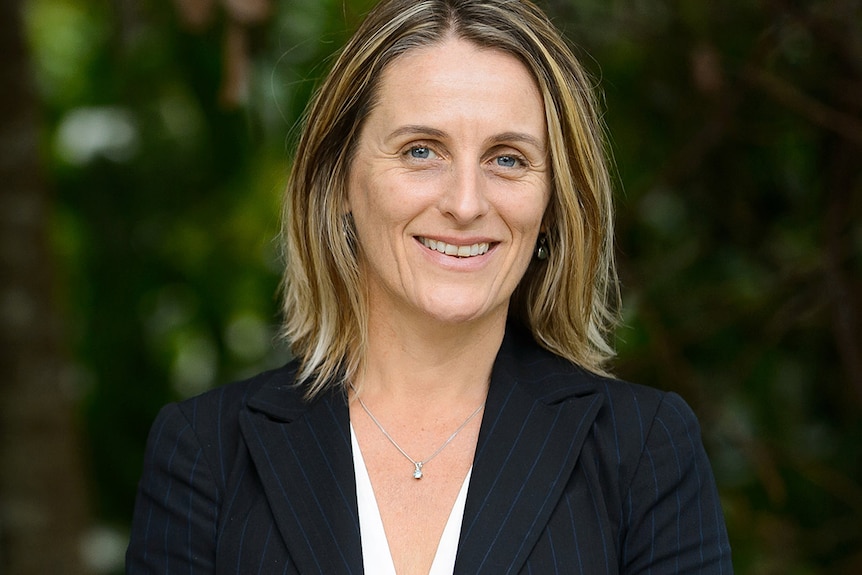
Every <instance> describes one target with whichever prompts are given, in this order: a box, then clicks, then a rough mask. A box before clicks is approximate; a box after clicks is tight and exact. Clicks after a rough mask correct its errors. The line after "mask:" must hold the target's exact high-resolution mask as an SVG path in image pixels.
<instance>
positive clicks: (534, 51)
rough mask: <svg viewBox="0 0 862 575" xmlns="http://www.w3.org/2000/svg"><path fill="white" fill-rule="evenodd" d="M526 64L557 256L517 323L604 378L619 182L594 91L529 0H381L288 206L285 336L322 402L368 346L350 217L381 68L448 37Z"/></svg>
mask: <svg viewBox="0 0 862 575" xmlns="http://www.w3.org/2000/svg"><path fill="white" fill-rule="evenodd" d="M451 36H454V37H457V38H462V39H465V40H468V41H470V42H472V43H474V44H476V45H478V46H480V47H484V48H488V49H492V50H498V51H501V52H504V53H507V54H511V55H512V56H514V57H516V58H518V59H519V60H520V61H521V62H522V63H523V64H524V65H525V66H526V67H527V69H528V70H529V71H530V72H531V73H532V75H533V76H534V78H535V80H536V82H537V84H538V86H539V89H540V91H541V94H542V97H543V100H544V106H545V117H546V122H547V129H548V143H549V155H550V165H551V182H552V192H551V199H550V204H549V207H548V210H547V212H546V215H545V221H544V228H545V230H546V242H547V246H548V249H549V252H550V255H549V257H548V258H547V259H545V260H538V259H534V260H533V261H532V263H531V264H530V266H529V267H528V269H527V271H526V273H525V275H524V277H523V279H522V280H521V282H520V284H519V286H518V288H517V289H516V290H515V293H514V294H513V296H512V299H511V302H510V316H512V317H514V318H516V319H517V320H519V321H520V322H521V323H523V324H524V325H525V326H526V327H527V328H528V329H529V330H530V331H531V332H532V334H533V336H534V338H535V339H536V341H537V342H539V344H540V345H542V346H544V347H545V348H547V349H549V350H551V351H552V352H554V353H556V354H559V355H561V356H563V357H565V358H567V359H569V360H571V361H573V362H575V363H577V364H579V365H580V366H582V367H584V368H585V369H587V370H590V371H593V372H596V373H604V365H605V362H606V361H607V360H608V359H609V358H610V357H611V356H612V355H613V350H612V347H611V346H610V345H609V343H608V340H607V338H608V337H609V336H610V330H611V329H612V327H613V325H614V324H615V321H616V310H617V308H618V299H619V295H618V290H617V283H616V273H615V269H614V261H613V211H612V197H611V196H612V190H611V181H610V180H611V178H610V175H609V170H608V161H607V158H606V155H605V141H604V131H603V126H602V123H601V120H600V117H599V113H598V111H597V102H596V96H595V93H594V88H593V83H592V81H591V79H590V78H589V76H588V74H587V73H586V72H585V70H584V69H583V67H582V66H581V64H580V63H579V62H578V60H577V58H575V56H574V54H573V53H572V50H571V49H570V48H569V46H568V45H567V44H566V42H565V40H564V39H563V38H562V36H561V34H560V33H559V31H558V30H557V29H556V28H555V27H554V25H553V24H552V23H551V22H550V20H549V19H548V18H547V16H546V15H545V14H543V13H542V11H541V10H540V9H539V8H538V7H536V6H535V5H534V4H532V3H531V2H529V1H528V0H384V1H382V2H380V3H379V4H378V5H377V6H376V7H375V8H374V9H372V11H371V12H370V13H369V14H368V15H367V17H366V18H365V20H364V21H363V23H362V24H361V25H360V27H359V29H358V30H357V31H356V33H355V34H354V35H353V36H352V38H351V39H350V40H349V41H348V43H347V44H346V45H345V47H344V48H343V49H342V51H341V52H340V54H339V55H338V57H337V58H336V60H335V62H334V65H333V66H332V69H331V70H330V72H329V74H328V75H327V76H326V78H325V79H324V81H323V83H322V85H321V86H320V87H319V89H318V90H317V92H316V93H315V95H314V97H313V98H312V100H311V102H310V104H309V106H308V108H307V110H306V116H305V118H304V125H303V129H302V132H301V135H300V139H299V142H298V145H297V148H296V153H295V160H294V163H293V166H292V169H291V174H290V179H289V182H288V184H287V189H286V192H285V197H284V204H283V228H282V242H283V250H284V255H285V259H286V262H285V263H286V267H285V272H284V278H283V282H282V290H283V308H284V310H283V311H284V318H285V323H284V329H283V335H284V336H285V337H286V339H287V340H288V341H289V342H290V345H291V347H292V350H293V352H294V354H295V355H296V356H297V357H298V358H300V360H301V367H300V371H299V376H298V377H299V381H301V382H303V385H305V387H306V396H307V397H309V398H310V397H313V396H315V395H317V394H318V393H320V392H321V391H322V390H323V389H325V388H327V387H328V386H331V385H343V384H344V383H346V382H348V381H350V380H351V379H352V377H353V376H354V375H355V373H356V372H357V370H358V369H359V368H360V366H361V364H362V358H363V354H364V351H365V349H366V342H367V339H368V333H367V318H368V311H367V302H366V297H365V294H366V290H365V286H364V284H363V278H362V276H361V275H360V273H359V266H358V262H357V259H356V251H355V241H356V239H355V237H354V235H353V231H352V230H353V227H352V225H351V221H350V216H349V214H347V213H346V211H345V205H346V201H345V200H346V194H347V182H348V173H349V170H350V167H351V160H352V154H353V151H354V150H355V149H356V147H357V140H358V138H359V136H360V133H361V130H362V127H363V124H364V122H365V120H366V118H367V117H368V115H369V113H370V112H371V110H372V108H373V107H374V105H375V98H376V95H377V90H378V88H379V82H380V78H381V76H382V73H383V71H384V69H385V68H386V67H387V66H388V65H389V64H391V63H392V62H393V61H394V60H395V59H396V58H398V57H399V56H400V55H401V54H404V53H405V52H408V51H410V50H412V49H414V48H418V47H425V46H430V45H433V44H435V43H440V42H442V41H443V40H444V39H446V38H447V37H451Z"/></svg>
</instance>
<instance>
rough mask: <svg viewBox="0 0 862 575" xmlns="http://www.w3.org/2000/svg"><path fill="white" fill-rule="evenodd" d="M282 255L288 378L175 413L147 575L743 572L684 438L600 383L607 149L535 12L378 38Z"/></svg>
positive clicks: (483, 7) (388, 19) (325, 103)
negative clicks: (290, 357) (291, 354)
mask: <svg viewBox="0 0 862 575" xmlns="http://www.w3.org/2000/svg"><path fill="white" fill-rule="evenodd" d="M283 237H284V247H285V253H286V256H287V266H286V271H285V279H284V310H285V317H286V326H285V333H286V336H287V338H288V339H289V341H290V342H291V344H292V346H293V349H294V351H295V353H296V356H297V358H298V359H297V360H296V361H295V362H292V363H290V364H288V365H287V366H285V367H284V368H281V369H278V370H275V371H272V372H269V373H265V374H262V375H260V376H258V377H255V378H253V379H251V380H248V381H245V382H241V383H238V384H234V385H230V386H226V387H224V388H221V389H218V390H215V391H213V392H210V393H208V394H205V395H203V396H201V397H198V398H195V399H192V400H189V401H186V402H183V403H180V404H177V405H170V406H167V407H166V408H165V409H164V410H163V411H162V413H161V414H160V415H159V418H158V419H157V421H156V423H155V424H154V426H153V430H152V432H151V436H150V442H149V445H148V455H147V460H146V465H145V472H144V476H143V478H142V479H141V484H140V488H139V495H138V502H137V504H136V509H135V519H134V526H133V532H132V539H131V544H130V547H129V551H128V557H127V560H128V562H127V564H128V572H129V573H153V572H165V573H167V572H171V573H176V572H180V573H186V572H192V571H195V572H198V573H201V572H203V573H211V572H215V573H323V574H326V575H332V574H337V573H362V572H365V573H373V574H375V575H378V574H384V575H388V574H395V573H397V574H399V575H405V574H409V575H412V574H423V575H425V574H428V573H432V574H435V575H436V574H442V573H447V574H451V573H464V574H476V573H487V574H494V575H497V574H500V573H540V574H546V573H559V572H563V573H584V574H590V575H592V574H596V573H646V572H652V573H695V572H697V573H730V572H731V571H732V568H731V565H730V552H729V547H728V543H727V537H726V533H725V528H724V522H723V519H722V515H721V509H720V506H719V502H718V497H717V494H716V490H715V486H714V481H713V478H712V475H711V471H710V467H709V463H708V461H707V459H706V456H705V454H704V451H703V447H702V445H701V442H700V437H699V430H698V426H697V422H696V419H695V417H694V415H693V414H692V413H691V411H690V409H689V408H688V407H687V406H686V404H685V403H684V402H683V401H682V400H681V399H680V398H679V397H678V396H676V395H673V394H663V393H661V392H658V391H655V390H650V389H647V388H643V387H639V386H635V385H630V384H627V383H623V382H620V381H617V380H614V379H612V378H609V377H607V375H606V374H605V371H604V367H603V366H604V363H605V361H606V360H607V359H608V358H609V357H610V355H611V350H610V347H609V345H608V344H607V342H606V339H605V338H606V337H607V333H608V329H609V328H610V326H611V325H610V324H611V323H612V320H613V314H612V312H611V309H613V306H612V305H609V302H608V300H609V299H613V298H614V297H615V292H614V273H613V262H612V242H611V238H612V219H611V190H610V184H609V177H608V170H607V167H606V163H605V160H604V156H603V152H602V137H601V129H600V123H599V120H598V118H597V114H596V109H595V103H594V99H593V94H592V91H591V86H590V82H589V80H588V79H587V78H586V76H585V74H584V72H583V70H582V68H581V67H580V65H579V64H578V62H577V60H576V59H575V58H574V56H573V55H572V53H571V52H570V50H569V49H568V48H567V47H566V44H565V43H564V42H563V41H562V39H561V38H560V36H559V34H558V32H557V31H556V30H555V29H554V28H553V26H552V25H551V24H550V22H549V21H548V20H547V18H546V17H545V16H544V15H543V14H542V13H541V12H540V11H539V10H538V9H537V8H536V7H535V6H533V5H532V4H530V3H529V2H526V1H513V0H419V1H415V0H410V1H408V0H388V1H384V2H381V3H380V4H379V5H378V6H377V7H376V8H375V9H374V10H372V12H371V13H370V14H369V15H368V17H367V18H366V20H365V21H364V23H363V24H362V26H361V27H360V28H359V30H358V31H357V32H356V34H355V35H354V36H353V38H352V39H351V40H350V42H349V43H348V44H347V46H346V47H345V48H344V50H343V51H342V53H341V54H340V56H339V58H338V59H337V61H336V62H335V64H334V67H333V69H332V71H331V72H330V74H329V75H328V77H327V78H326V80H325V82H324V83H323V85H322V86H321V88H320V90H319V92H318V93H317V95H316V97H315V98H314V100H313V102H312V104H311V105H310V108H309V111H308V114H307V118H306V123H305V127H304V130H303V132H302V136H301V139H300V142H299V145H298V149H297V152H296V163H295V165H294V167H293V171H292V174H291V178H290V182H289V184H288V189H287V193H286V197H285V209H284V230H283ZM611 303H613V302H611Z"/></svg>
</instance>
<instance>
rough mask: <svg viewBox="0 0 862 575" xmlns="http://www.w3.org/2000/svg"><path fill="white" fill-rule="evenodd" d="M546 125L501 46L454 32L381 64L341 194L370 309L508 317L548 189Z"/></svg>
mask: <svg viewBox="0 0 862 575" xmlns="http://www.w3.org/2000/svg"><path fill="white" fill-rule="evenodd" d="M546 132H547V130H546V127H545V115H544V107H543V104H542V97H541V94H540V92H539V89H538V86H537V85H536V82H535V81H534V80H533V78H532V76H531V75H530V73H529V71H528V70H527V68H526V67H525V66H524V65H523V64H521V63H520V62H519V61H518V60H517V59H516V58H514V57H512V56H510V55H508V54H504V53H503V52H498V51H493V50H487V49H480V48H478V47H476V46H475V45H473V44H471V43H469V42H467V41H464V40H460V39H455V38H451V39H447V40H445V41H444V42H442V43H440V44H436V45H432V46H429V47H424V48H419V49H415V50H413V51H410V52H407V53H406V54H404V55H403V56H400V57H399V58H398V59H396V60H395V61H394V62H393V63H392V64H390V65H389V67H388V68H387V69H386V71H385V72H384V74H383V76H382V78H381V82H380V86H379V92H378V98H377V101H376V106H375V107H374V109H373V110H372V112H371V114H370V115H369V117H368V118H367V120H366V122H365V125H364V126H363V129H362V132H361V134H360V137H359V141H358V149H357V150H356V153H355V154H354V157H353V162H352V165H351V171H350V177H349V182H348V194H347V195H348V209H349V210H350V211H351V212H352V214H353V219H354V222H355V224H356V234H357V238H358V243H359V261H360V266H361V270H362V273H363V274H364V276H365V279H366V281H367V284H368V286H369V296H370V309H371V313H372V314H383V315H384V317H390V318H391V317H405V316H410V317H414V318H416V319H420V320H423V321H431V320H433V321H437V322H465V321H471V320H477V319H487V318H490V317H494V316H496V319H500V318H505V314H506V310H507V305H508V302H509V298H510V297H511V295H512V292H513V291H514V290H515V287H516V286H517V285H518V282H519V281H520V280H521V277H522V276H523V275H524V272H525V271H526V269H527V265H528V264H529V262H530V259H531V258H532V256H533V253H534V250H535V245H536V238H537V235H538V233H539V230H540V227H541V225H542V217H543V215H544V213H545V209H546V207H547V205H548V200H549V196H550V181H549V175H548V151H547V148H548V144H547V136H546ZM378 317H379V316H378Z"/></svg>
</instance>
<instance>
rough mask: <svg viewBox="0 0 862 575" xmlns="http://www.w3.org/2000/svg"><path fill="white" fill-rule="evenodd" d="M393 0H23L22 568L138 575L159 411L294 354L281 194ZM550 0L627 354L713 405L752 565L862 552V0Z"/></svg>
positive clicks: (6, 525)
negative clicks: (283, 337) (609, 182)
mask: <svg viewBox="0 0 862 575" xmlns="http://www.w3.org/2000/svg"><path fill="white" fill-rule="evenodd" d="M369 4H370V1H369V0H355V1H350V0H281V1H272V2H271V1H270V0H222V1H216V0H175V1H174V2H173V3H167V2H154V1H150V0H6V1H5V2H3V3H2V7H0V86H2V88H0V120H2V121H0V224H2V227H0V341H2V348H0V572H3V573H9V574H10V575H21V574H30V573H40V574H41V573H119V572H121V567H120V566H119V565H120V563H119V562H120V561H121V560H122V552H123V550H124V547H125V541H126V537H127V534H128V523H129V519H130V515H131V510H132V505H133V499H134V493H135V486H136V482H137V478H138V476H139V474H140V471H141V463H142V457H143V447H144V441H145V438H146V434H147V431H148V429H149V426H150V423H151V422H152V419H153V417H154V415H155V413H156V411H157V410H158V408H159V407H160V406H161V405H162V404H164V403H165V402H167V401H170V400H174V399H179V398H182V397H186V396H189V395H191V394H196V393H198V392H200V391H203V390H205V389H208V388H210V387H213V386H216V385H219V384H222V383H225V382H228V381H231V380H234V379H236V378H239V377H243V376H245V375H248V374H251V373H253V372H255V371H258V370H260V369H263V368H265V367H269V366H273V365H276V364H279V363H280V362H282V361H284V359H285V358H286V357H287V353H286V350H285V349H284V347H283V346H281V345H280V344H278V342H277V338H276V337H275V334H276V330H277V327H278V322H279V317H278V311H277V308H278V302H277V299H276V291H277V283H278V275H279V268H280V262H279V256H278V249H277V244H276V241H275V237H276V234H277V230H278V225H279V224H278V201H279V195H280V193H281V189H282V187H283V185H284V182H285V178H286V173H287V170H288V167H289V165H290V161H291V157H290V153H291V149H292V142H293V139H294V138H295V136H296V132H297V128H296V123H297V121H298V118H299V116H300V113H301V110H302V108H303V105H304V102H305V101H306V99H307V97H308V94H309V93H310V91H311V90H312V89H313V87H314V85H315V82H316V81H317V80H318V79H319V78H320V77H321V76H322V75H323V74H324V72H325V69H326V66H327V64H326V62H327V57H328V55H329V54H331V52H332V51H334V50H335V49H336V48H338V47H339V46H340V45H341V43H342V42H343V40H344V39H345V38H346V37H347V35H348V34H349V32H350V31H351V30H352V29H353V27H354V26H355V24H356V22H357V21H358V19H359V17H360V15H361V14H362V13H363V11H364V10H366V9H367V7H368V5H369ZM543 6H545V7H546V8H547V10H548V12H549V13H550V14H552V16H553V17H554V19H555V21H556V22H557V23H558V25H559V26H560V27H561V28H562V29H564V30H565V32H566V34H567V36H568V37H569V38H570V39H571V40H572V41H573V42H574V43H575V44H576V45H577V46H578V47H579V50H580V54H581V56H582V58H583V61H584V63H585V65H586V66H587V67H588V68H589V69H590V70H591V71H592V73H593V74H594V76H595V78H596V82H597V84H598V85H599V86H600V87H601V90H602V91H603V94H604V99H603V102H604V108H605V121H606V123H607V125H608V128H609V134H610V136H609V142H608V144H609V148H610V149H611V150H612V154H613V156H614V160H615V163H616V171H617V174H618V177H617V180H616V191H617V207H618V231H617V236H618V242H619V251H618V253H619V264H620V271H621V279H622V288H623V293H624V301H625V307H624V310H623V311H624V318H625V325H624V326H623V327H622V329H620V330H619V334H618V336H619V337H618V341H617V347H618V350H619V360H618V362H617V364H616V372H617V373H618V374H619V375H620V376H622V377H625V378H627V379H630V380H633V381H637V382H640V383H646V384H649V385H652V386H655V387H659V388H662V389H669V390H675V391H677V392H679V393H681V394H682V395H683V397H685V398H686V400H688V402H689V403H690V404H691V405H692V406H693V407H694V409H695V411H696V412H697V413H698V415H699V417H700V419H701V423H702V426H703V434H704V441H705V443H706V446H707V449H708V451H709V453H710V456H711V459H712V462H713V466H714V469H715V474H716V478H717V480H718V483H719V488H720V491H721V496H722V502H723V504H724V509H725V513H726V517H727V523H728V529H729V532H730V537H731V541H732V544H733V551H734V561H735V565H736V572H737V573H739V574H742V575H746V574H776V575H779V574H781V575H785V574H800V575H802V574H815V573H824V574H825V573H830V574H846V575H852V574H858V573H862V483H860V482H861V481H862V473H860V471H862V457H860V455H862V417H860V412H862V328H860V326H862V322H860V297H862V223H860V222H862V217H860V216H862V4H860V2H859V1H858V0H856V1H853V0H822V1H816V2H790V1H787V2H784V1H779V0H760V1H755V0H748V1H743V0H724V1H721V2H712V1H707V0H696V1H691V0H556V1H554V2H546V3H545V4H543Z"/></svg>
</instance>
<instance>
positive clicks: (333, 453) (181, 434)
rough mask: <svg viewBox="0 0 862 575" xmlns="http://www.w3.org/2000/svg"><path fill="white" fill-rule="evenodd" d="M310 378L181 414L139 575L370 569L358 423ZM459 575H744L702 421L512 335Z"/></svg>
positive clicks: (145, 503)
mask: <svg viewBox="0 0 862 575" xmlns="http://www.w3.org/2000/svg"><path fill="white" fill-rule="evenodd" d="M294 373H295V366H294V365H288V366H286V367H285V368H282V369H280V370H276V371H273V372H268V373H265V374H262V375H260V376H258V377H256V378H253V379H251V380H248V381H245V382H241V383H238V384H234V385H230V386H226V387H224V388H221V389H218V390H215V391H213V392H210V393H208V394H205V395H202V396H200V397H198V398H195V399H192V400H188V401H186V402H183V403H180V404H173V405H169V406H167V407H165V408H164V409H163V410H162V412H161V413H160V414H159V417H158V418H157V420H156V422H155V423H154V425H153V428H152V430H151V433H150V439H149V443H148V447H147V457H146V461H145V471H144V475H143V477H142V478H141V482H140V486H139V490H138V500H137V503H136V506H135V517H134V524H133V528H132V538H131V542H130V545H129V549H128V553H127V573H129V574H137V573H174V574H187V573H188V574H191V573H198V574H204V573H225V574H227V573H237V574H240V573H241V574H248V573H267V574H269V573H276V574H278V573H286V574H287V573H289V574H295V573H303V574H306V573H313V574H326V575H337V574H348V573H354V574H359V573H362V552H361V545H360V540H359V537H360V534H359V520H358V512H357V504H356V492H355V480H354V476H353V464H352V455H351V452H350V449H351V448H350V435H349V420H348V410H347V406H346V404H345V402H344V399H343V397H342V396H341V395H339V394H332V395H329V396H326V397H323V398H321V399H320V400H317V401H316V402H314V403H311V404H306V403H304V402H303V401H302V400H301V399H300V396H299V394H298V393H297V392H296V390H295V389H293V387H292V382H293V377H294ZM455 573H456V574H459V575H475V574H480V573H481V574H487V575H500V574H506V573H512V574H515V573H520V574H529V573H534V574H537V575H548V574H552V573H565V574H583V575H597V574H606V573H626V574H635V573H637V574H641V573H644V574H645V573H652V574H656V575H657V574H665V573H705V574H713V573H716V574H730V573H732V567H731V563H730V550H729V546H728V542H727V535H726V533H725V528H724V520H723V517H722V513H721V508H720V506H719V502H718V497H717V493H716V490H715V485H714V481H713V478H712V472H711V469H710V466H709V462H708V461H707V459H706V455H705V453H704V451H703V447H702V445H701V440H700V430H699V428H698V424H697V420H696V418H695V417H694V415H693V414H692V412H691V410H690V409H689V408H688V406H687V405H686V404H685V402H683V400H682V399H681V398H679V397H678V396H676V395H674V394H665V393H662V392H659V391H656V390H652V389H649V388H645V387H641V386H636V385H631V384H627V383H623V382H619V381H615V380H609V379H603V378H599V377H596V376H594V375H590V374H588V373H586V372H584V371H582V370H580V369H579V368H577V367H576V366H573V365H571V364H570V363H568V362H566V361H564V360H562V359H560V358H558V357H556V356H554V355H552V354H549V353H548V352H546V351H544V350H542V349H540V348H539V347H538V346H536V345H535V343H533V341H532V339H531V338H530V336H529V335H528V334H525V333H523V332H521V331H520V330H518V329H516V328H513V327H511V326H510V328H509V330H508V331H507V334H506V338H505V340H504V342H503V346H502V348H501V350H500V353H499V354H498V357H497V361H496V363H495V365H494V371H493V374H492V378H491V389H490V391H489V395H488V400H487V404H486V409H485V416H484V419H483V421H482V426H481V430H480V433H479V443H478V445H477V450H476V456H475V460H474V465H473V476H472V479H471V482H470V489H469V492H468V495H467V503H466V507H465V510H464V521H463V524H462V528H461V539H460V542H459V547H458V555H457V559H456V564H455Z"/></svg>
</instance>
